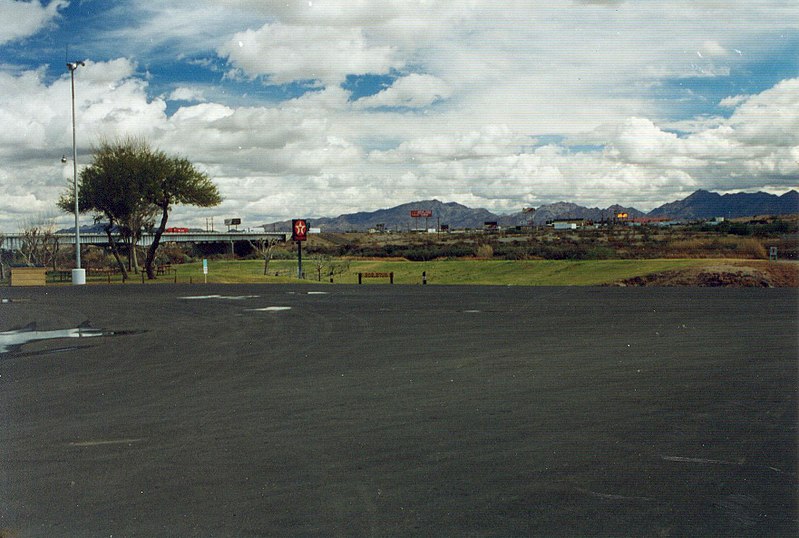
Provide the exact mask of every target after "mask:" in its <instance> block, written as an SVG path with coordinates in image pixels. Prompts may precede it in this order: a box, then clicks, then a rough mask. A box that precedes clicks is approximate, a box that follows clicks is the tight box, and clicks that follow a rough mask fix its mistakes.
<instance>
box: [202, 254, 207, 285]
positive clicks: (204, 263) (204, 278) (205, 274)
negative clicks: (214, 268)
mask: <svg viewBox="0 0 799 538" xmlns="http://www.w3.org/2000/svg"><path fill="white" fill-rule="evenodd" d="M203 280H204V281H205V283H206V284H208V260H207V259H205V258H203Z"/></svg>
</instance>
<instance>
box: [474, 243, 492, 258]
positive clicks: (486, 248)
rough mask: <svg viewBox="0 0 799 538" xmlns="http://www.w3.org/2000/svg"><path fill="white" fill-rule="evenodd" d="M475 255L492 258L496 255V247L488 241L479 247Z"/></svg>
mask: <svg viewBox="0 0 799 538" xmlns="http://www.w3.org/2000/svg"><path fill="white" fill-rule="evenodd" d="M475 255H476V256H477V257H478V258H483V259H491V258H493V257H494V247H492V246H491V245H489V244H488V243H484V244H482V245H480V246H478V247H477V250H476V251H475Z"/></svg>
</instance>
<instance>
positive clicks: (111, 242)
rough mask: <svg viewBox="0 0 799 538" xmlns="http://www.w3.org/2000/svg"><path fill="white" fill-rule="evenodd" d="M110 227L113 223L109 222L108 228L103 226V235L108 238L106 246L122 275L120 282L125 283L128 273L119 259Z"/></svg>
mask: <svg viewBox="0 0 799 538" xmlns="http://www.w3.org/2000/svg"><path fill="white" fill-rule="evenodd" d="M112 226H113V221H110V222H109V223H108V226H105V234H106V235H107V236H108V244H109V245H110V246H111V254H113V255H114V259H115V260H116V261H117V265H118V266H119V270H120V272H121V273H122V282H125V281H126V280H127V279H128V271H127V269H125V263H124V262H123V261H122V258H120V257H119V246H118V245H117V242H116V241H114V235H113V234H112V233H111V227H112Z"/></svg>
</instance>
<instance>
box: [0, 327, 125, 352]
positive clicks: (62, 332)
mask: <svg viewBox="0 0 799 538" xmlns="http://www.w3.org/2000/svg"><path fill="white" fill-rule="evenodd" d="M133 332H134V331H122V332H120V331H104V330H102V329H92V328H90V327H76V328H74V329H56V330H53V331H37V330H35V329H33V328H31V327H26V328H24V329H19V330H16V331H5V332H0V354H2V353H9V352H11V351H14V350H16V349H18V348H20V347H21V346H23V345H25V344H27V343H29V342H35V341H38V340H55V339H57V338H95V337H98V336H121V335H124V334H133Z"/></svg>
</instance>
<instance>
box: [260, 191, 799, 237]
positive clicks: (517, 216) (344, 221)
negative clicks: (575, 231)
mask: <svg viewBox="0 0 799 538" xmlns="http://www.w3.org/2000/svg"><path fill="white" fill-rule="evenodd" d="M415 210H424V211H429V212H430V214H431V215H432V216H431V217H428V218H425V217H420V218H411V211H415ZM618 213H627V215H628V217H629V218H639V217H652V218H671V219H676V220H691V219H709V218H713V217H725V218H737V217H749V216H756V215H786V214H796V213H799V192H797V191H795V190H791V191H788V192H786V193H785V194H783V195H782V196H777V195H774V194H768V193H764V192H757V193H736V194H724V195H721V194H718V193H715V192H709V191H705V190H698V191H696V192H694V193H693V194H691V195H690V196H688V197H687V198H685V199H683V200H677V201H675V202H671V203H668V204H664V205H662V206H660V207H657V208H655V209H653V210H652V211H650V212H649V213H644V212H642V211H639V210H637V209H635V208H633V207H622V206H620V205H612V206H610V207H607V208H605V209H600V208H598V207H593V208H588V207H583V206H580V205H577V204H573V203H568V202H557V203H554V204H546V205H542V206H541V207H539V208H537V209H536V210H535V211H520V212H518V213H513V214H510V215H497V214H494V213H492V212H490V211H488V210H486V209H472V208H469V207H466V206H464V205H461V204H458V203H456V202H441V201H439V200H422V201H418V202H411V203H407V204H402V205H398V206H395V207H392V208H388V209H379V210H377V211H371V212H359V213H351V214H347V215H339V216H338V217H332V218H330V217H322V218H314V219H310V225H311V226H312V227H313V228H319V229H321V230H322V231H326V232H343V231H366V230H369V229H371V228H377V227H378V226H381V225H382V226H383V227H385V229H386V230H408V229H425V228H431V227H436V226H437V225H448V226H449V227H450V228H451V229H459V228H482V227H483V225H484V223H486V222H496V223H497V224H498V225H499V226H502V227H509V226H520V225H526V224H530V223H532V224H535V225H541V224H545V223H546V222H548V221H552V220H554V219H587V220H593V221H602V220H608V219H611V218H613V217H614V216H615V215H617V214H618ZM264 228H265V229H267V230H273V229H274V230H279V231H285V230H290V229H291V221H281V222H274V223H270V224H266V225H264Z"/></svg>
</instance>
